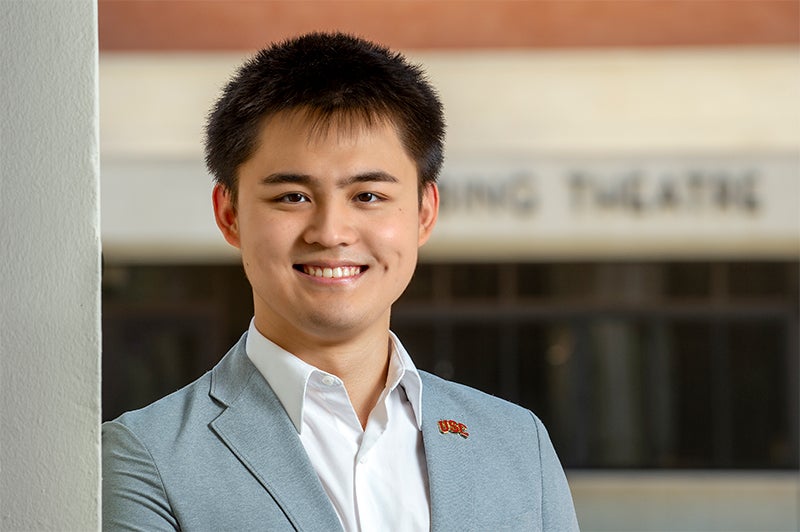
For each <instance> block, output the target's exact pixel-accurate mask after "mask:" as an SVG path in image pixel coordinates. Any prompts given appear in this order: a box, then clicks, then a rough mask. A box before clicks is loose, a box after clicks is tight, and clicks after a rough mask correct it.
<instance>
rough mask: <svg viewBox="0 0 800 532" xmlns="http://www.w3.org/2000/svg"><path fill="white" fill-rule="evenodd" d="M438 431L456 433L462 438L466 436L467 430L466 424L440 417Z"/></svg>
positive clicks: (467, 435)
mask: <svg viewBox="0 0 800 532" xmlns="http://www.w3.org/2000/svg"><path fill="white" fill-rule="evenodd" d="M439 432H441V433H442V434H447V433H451V434H458V435H460V436H461V437H462V438H468V437H469V432H467V426H466V425H464V424H463V423H459V422H458V421H453V420H452V419H440V420H439Z"/></svg>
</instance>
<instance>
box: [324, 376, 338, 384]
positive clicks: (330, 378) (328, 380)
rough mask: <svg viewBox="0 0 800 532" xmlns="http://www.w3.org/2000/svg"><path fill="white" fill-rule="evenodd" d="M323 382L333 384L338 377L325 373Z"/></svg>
mask: <svg viewBox="0 0 800 532" xmlns="http://www.w3.org/2000/svg"><path fill="white" fill-rule="evenodd" d="M322 384H324V385H325V386H333V385H334V384H336V379H335V378H334V377H331V376H330V375H325V376H324V377H322Z"/></svg>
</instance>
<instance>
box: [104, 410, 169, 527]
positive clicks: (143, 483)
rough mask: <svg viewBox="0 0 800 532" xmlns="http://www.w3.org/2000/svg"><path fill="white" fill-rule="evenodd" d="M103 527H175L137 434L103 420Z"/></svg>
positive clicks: (159, 484) (153, 469) (156, 472)
mask: <svg viewBox="0 0 800 532" xmlns="http://www.w3.org/2000/svg"><path fill="white" fill-rule="evenodd" d="M102 454H103V491H102V493H103V499H102V507H103V530H171V531H174V530H178V529H179V526H178V522H177V520H176V519H175V517H174V516H173V515H172V510H171V506H170V504H169V501H168V498H167V494H166V491H165V490H164V485H163V483H162V480H161V475H160V474H159V472H158V467H157V466H156V464H155V462H154V461H153V458H152V456H151V455H150V452H149V451H148V450H147V448H146V447H145V446H144V444H142V442H141V441H140V440H139V438H137V437H136V435H135V434H134V433H133V432H132V431H131V430H130V429H128V427H126V426H125V425H123V424H122V423H118V422H114V421H112V422H108V423H104V424H103V430H102Z"/></svg>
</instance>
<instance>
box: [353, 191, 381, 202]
mask: <svg viewBox="0 0 800 532" xmlns="http://www.w3.org/2000/svg"><path fill="white" fill-rule="evenodd" d="M356 199H357V200H358V201H360V202H361V203H373V202H376V201H378V200H379V199H380V198H379V197H378V196H377V195H375V194H373V193H372V192H362V193H361V194H359V195H358V196H356Z"/></svg>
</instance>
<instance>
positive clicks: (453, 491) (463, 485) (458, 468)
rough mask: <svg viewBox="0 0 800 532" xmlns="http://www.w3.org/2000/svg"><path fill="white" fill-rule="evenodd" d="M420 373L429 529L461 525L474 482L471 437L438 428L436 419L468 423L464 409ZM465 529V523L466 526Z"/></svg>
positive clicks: (468, 518)
mask: <svg viewBox="0 0 800 532" xmlns="http://www.w3.org/2000/svg"><path fill="white" fill-rule="evenodd" d="M420 375H421V377H422V441H423V444H424V446H425V458H426V461H427V467H428V482H429V485H430V494H431V530H433V531H440V530H441V531H444V530H454V529H456V528H464V526H463V525H464V523H471V522H473V515H472V513H473V508H474V505H473V504H472V500H473V497H474V496H475V494H474V485H475V484H474V483H475V481H476V479H475V478H474V477H473V474H472V469H471V468H470V464H471V463H472V460H473V459H474V456H473V455H472V453H471V450H470V447H471V443H472V441H471V438H472V436H470V437H468V438H464V437H462V436H460V435H459V434H456V433H452V432H448V433H444V434H443V433H442V432H441V431H440V430H439V425H438V422H439V421H440V420H454V421H456V422H459V423H465V424H466V425H467V427H469V417H468V413H467V412H465V411H464V410H463V409H462V408H461V406H460V405H459V404H458V403H455V402H454V401H452V400H451V399H450V398H449V397H448V396H447V395H446V394H443V393H440V390H439V386H438V383H437V382H436V381H435V380H434V379H431V378H430V377H429V376H428V375H427V374H425V373H424V372H420ZM466 528H467V529H469V526H467V527H466Z"/></svg>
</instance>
